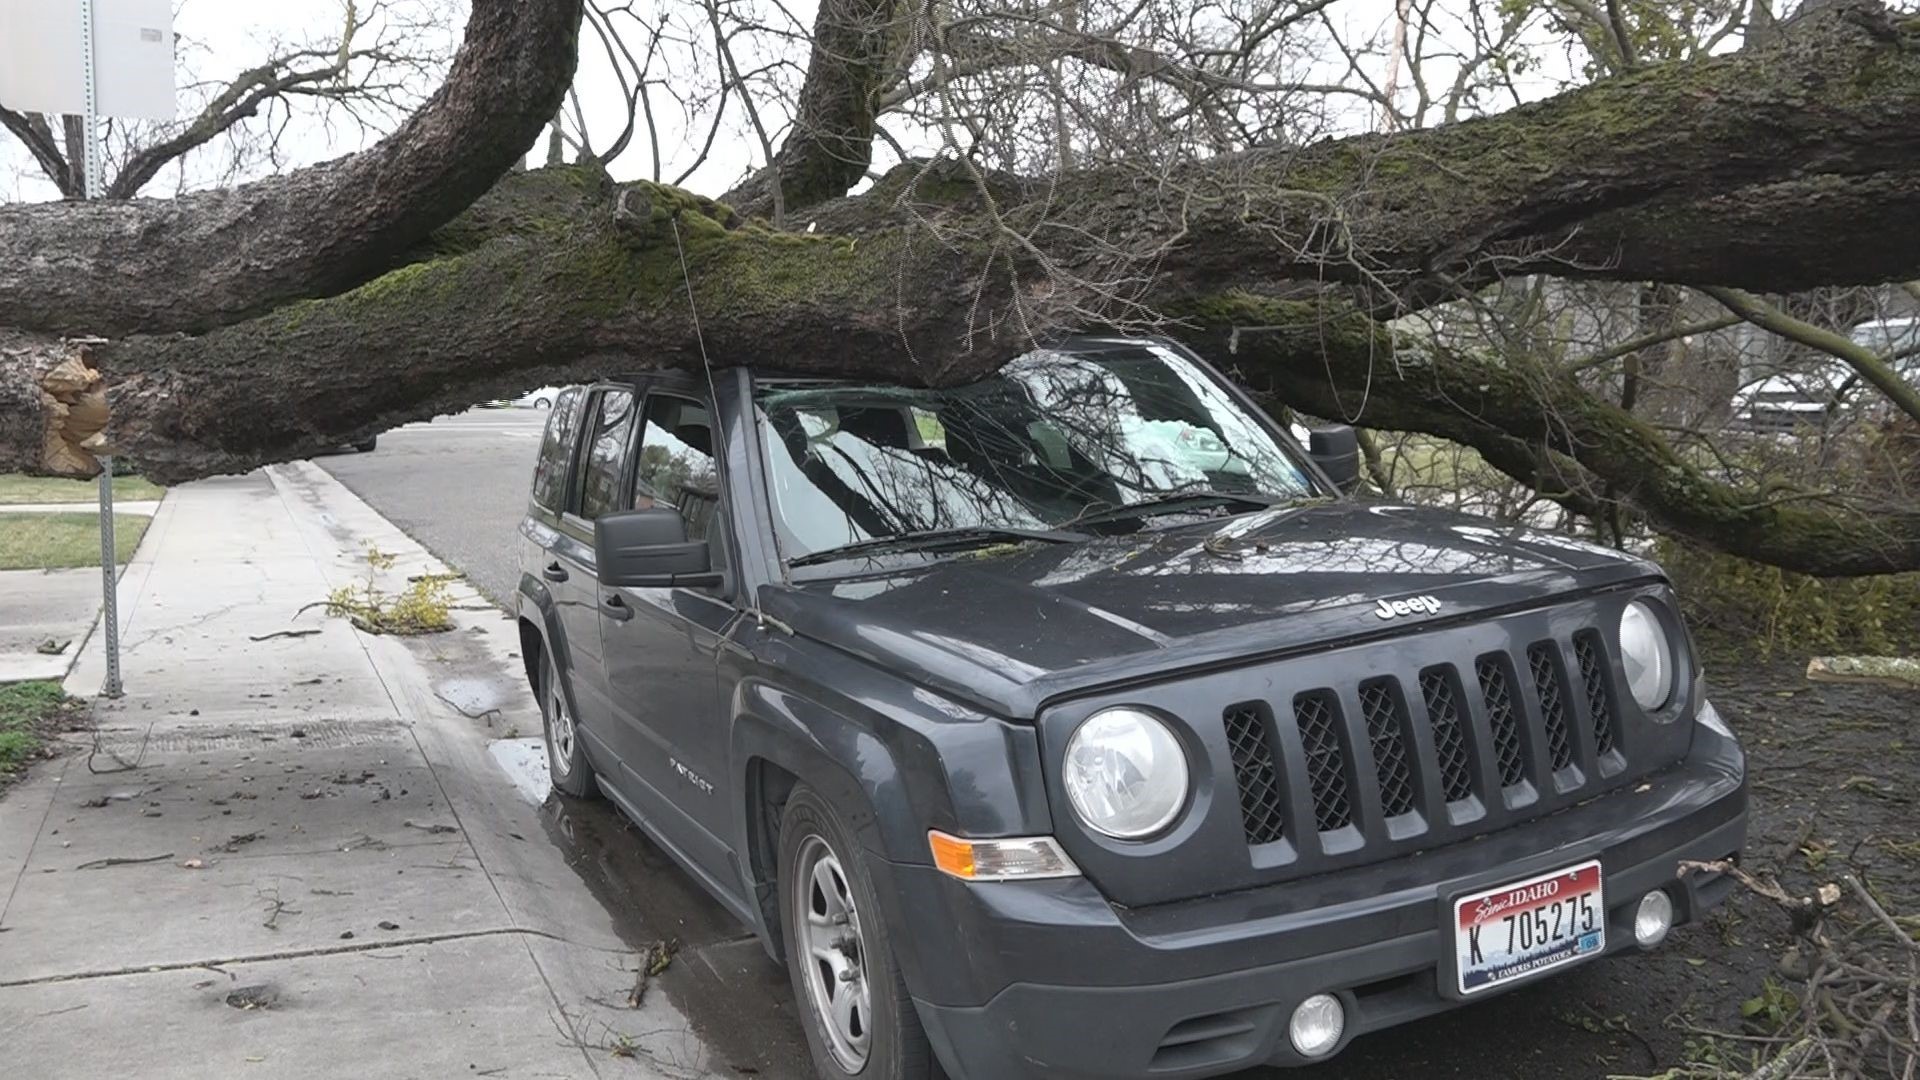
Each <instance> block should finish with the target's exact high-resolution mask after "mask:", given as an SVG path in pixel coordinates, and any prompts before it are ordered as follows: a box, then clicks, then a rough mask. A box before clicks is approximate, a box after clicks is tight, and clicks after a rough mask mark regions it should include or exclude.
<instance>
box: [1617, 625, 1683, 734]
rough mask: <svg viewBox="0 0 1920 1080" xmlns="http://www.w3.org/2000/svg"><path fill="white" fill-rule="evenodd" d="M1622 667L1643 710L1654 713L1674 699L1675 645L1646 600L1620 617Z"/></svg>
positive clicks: (1634, 698)
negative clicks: (1671, 698) (1670, 699)
mask: <svg viewBox="0 0 1920 1080" xmlns="http://www.w3.org/2000/svg"><path fill="white" fill-rule="evenodd" d="M1620 666H1621V667H1622V668H1624V669H1625V670H1626V674H1627V689H1628V690H1630V691H1632V692H1633V700H1635V701H1637V702H1639V703H1640V707H1641V708H1643V709H1646V710H1648V711H1649V712H1651V711H1652V710H1654V709H1658V708H1659V707H1660V706H1662V705H1665V704H1666V703H1667V699H1668V698H1669V697H1671V696H1673V669H1674V666H1675V664H1674V656H1673V642H1672V640H1671V639H1669V638H1668V637H1667V628H1666V625H1665V624H1663V623H1662V622H1661V621H1660V617H1659V616H1658V615H1655V614H1654V612H1653V609H1652V608H1651V607H1649V606H1648V605H1647V603H1646V601H1644V600H1635V601H1633V602H1631V603H1629V604H1628V605H1627V606H1626V609H1625V610H1624V611H1622V612H1621V613H1620Z"/></svg>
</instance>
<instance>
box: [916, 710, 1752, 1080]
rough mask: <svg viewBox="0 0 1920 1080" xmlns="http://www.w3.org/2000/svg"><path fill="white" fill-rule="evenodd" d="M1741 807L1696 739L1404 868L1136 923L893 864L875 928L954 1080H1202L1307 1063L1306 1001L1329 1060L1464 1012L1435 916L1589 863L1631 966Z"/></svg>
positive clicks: (1214, 902)
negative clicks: (1637, 777)
mask: <svg viewBox="0 0 1920 1080" xmlns="http://www.w3.org/2000/svg"><path fill="white" fill-rule="evenodd" d="M1711 707H1712V706H1710V705H1708V706H1705V708H1709V709H1710V708H1711ZM1746 806H1747V793H1746V782H1745V763H1744V760H1743V758H1742V756H1741V753H1740V750H1739V747H1738V745H1737V744H1736V743H1735V742H1734V741H1733V740H1732V739H1729V738H1726V737H1724V736H1721V735H1719V734H1717V733H1715V732H1714V731H1713V730H1712V729H1710V728H1708V727H1705V726H1701V727H1700V728H1699V729H1698V733H1697V736H1696V738H1695V739H1694V743H1693V749H1692V751H1691V752H1690V753H1689V755H1688V757H1687V758H1686V759H1685V760H1684V761H1682V762H1681V763H1680V764H1679V765H1677V766H1675V767H1673V768H1671V769H1668V770H1666V771H1665V772H1662V773H1659V774H1656V775H1655V776H1652V777H1650V778H1649V779H1648V780H1646V781H1645V782H1643V783H1642V784H1639V785H1636V786H1635V787H1633V788H1629V789H1625V790H1621V791H1616V792H1612V793H1609V794H1607V795H1603V796H1600V797H1598V798H1595V799H1593V800H1591V801H1589V802H1587V803H1584V804H1581V805H1578V806H1574V807H1570V808H1568V809H1566V810H1564V811H1561V812H1560V813H1557V814H1554V815H1552V816H1550V817H1547V818H1542V819H1540V820H1537V821H1533V822H1530V823H1527V824H1525V825H1522V826H1517V827H1514V828H1510V829H1506V830H1503V831H1501V832H1498V833H1494V834H1491V835H1488V836H1483V837H1480V838H1477V839H1474V840H1470V841H1465V842H1461V843H1457V844H1453V845H1449V846H1447V847H1444V848H1439V849H1435V850H1433V851H1428V852H1423V853H1421V854H1419V855H1415V856H1411V857H1407V858H1402V859H1397V860H1392V861H1389V862H1385V863H1379V864H1375V865H1370V866H1363V867H1356V868H1354V869H1352V870H1350V871H1344V872H1339V873H1329V874H1323V875H1319V876H1316V877H1312V878H1307V879H1302V880H1298V881H1293V882H1287V883H1284V884H1279V885H1273V886H1269V887H1265V888H1260V889H1251V890H1244V891H1241V892H1236V893H1230V894H1226V895H1222V896H1214V897H1207V898H1203V899H1199V900H1190V901H1182V902H1176V903H1168V904H1160V905H1155V906H1152V907H1149V908H1140V909H1120V908H1116V907H1114V906H1113V905H1112V904H1110V903H1108V902H1107V901H1106V899H1105V898H1104V897H1102V896H1101V895H1100V893H1099V892H1098V890H1096V889H1095V888H1094V887H1093V885H1092V884H1090V883H1089V882H1087V881H1085V880H1084V879H1071V880H1062V881H1056V882H1032V883H1024V884H1013V883H1008V884H993V885H967V884H962V883H960V882H956V881H953V880H951V879H949V878H946V877H944V876H942V875H940V874H939V873H938V872H937V871H934V870H932V869H930V868H927V867H919V866H905V865H898V864H895V865H891V866H889V867H888V870H889V871H890V874H889V876H891V877H892V878H893V879H894V888H893V889H892V890H890V891H891V894H892V895H891V896H890V897H889V900H890V902H891V903H890V905H889V906H893V905H898V906H897V908H896V910H894V911H892V912H889V914H890V915H891V916H893V918H894V919H896V920H899V921H896V922H894V925H897V926H903V927H906V928H907V929H908V933H907V934H905V935H902V936H904V937H907V938H910V939H916V940H919V941H925V942H927V943H928V945H927V948H928V949H930V950H937V954H936V953H935V952H927V953H913V954H909V955H904V956H902V957H901V960H902V964H903V967H904V968H905V970H906V973H907V976H908V983H909V986H910V987H911V989H912V990H913V993H914V998H915V1004H916V1006H917V1007H918V1009H919V1013H920V1016H921V1019H922V1020H923V1021H924V1023H925V1026H926V1028H927V1031H928V1034H929V1036H930V1037H931V1039H932V1040H933V1044H934V1047H935V1050H936V1052H937V1053H938V1054H939V1056H940V1058H941V1060H942V1062H943V1063H944V1064H945V1065H946V1067H947V1069H948V1071H949V1072H950V1073H951V1074H952V1075H953V1076H955V1077H956V1078H957V1080H989V1078H991V1080H1003V1078H1004V1080H1020V1078H1036V1080H1037V1078H1054V1080H1065V1078H1085V1080H1093V1078H1105V1080H1121V1078H1129V1077H1143V1078H1144V1077H1155V1078H1187V1077H1202V1076H1215V1075H1220V1074H1223V1073H1230V1072H1234V1071H1236V1070H1240V1069H1246V1068H1250V1067H1253V1066H1256V1065H1260V1064H1263V1063H1271V1064H1281V1065H1287V1064H1303V1063H1304V1061H1303V1059H1301V1058H1300V1057H1299V1056H1298V1055H1297V1054H1296V1053H1295V1052H1294V1051H1293V1049H1292V1046H1291V1044H1290V1043H1289V1042H1288V1039H1287V1034H1286V1026H1287V1019H1288V1017H1289V1015H1290V1014H1291V1012H1292V1010H1293V1007H1294V1006H1295V1005H1296V1004H1298V1003H1299V1002H1300V1001H1301V1000H1302V999H1304V998H1306V997H1308V996H1310V995H1312V994H1316V993H1333V994H1336V995H1337V996H1339V997H1340V998H1341V1000H1342V1002H1343V1004H1344V1005H1345V1006H1346V1009H1347V1025H1346V1032H1345V1034H1344V1035H1343V1037H1342V1040H1341V1043H1340V1047H1341V1048H1344V1047H1345V1045H1346V1044H1347V1042H1349V1041H1351V1040H1352V1039H1353V1038H1354V1037H1356V1036H1358V1035H1363V1034H1365V1033H1367V1032H1370V1031H1377V1030H1379V1029H1381V1028H1385V1027H1390V1026H1392V1025H1394V1024H1400V1023H1404V1022H1406V1021H1408V1020H1412V1019H1415V1018H1418V1017H1421V1016H1426V1015H1429V1014H1432V1013H1436V1012H1440V1011H1442V1010H1445V1009H1449V1008H1452V1007H1455V1006H1457V1005H1459V1004H1462V1002H1461V1001H1460V1000H1458V999H1457V996H1455V995H1453V994H1452V992H1451V988H1452V975H1451V968H1450V966H1449V965H1451V963H1452V962H1453V961H1452V958H1451V948H1452V943H1451V938H1450V937H1449V936H1447V935H1446V934H1445V933H1444V931H1443V922H1442V915H1441V912H1442V911H1443V906H1442V905H1443V904H1444V903H1445V902H1446V901H1447V900H1448V899H1449V898H1450V897H1452V896H1454V895H1457V894H1459V893H1461V892H1465V891H1471V890H1473V889H1475V888H1480V887H1486V886H1491V885H1495V884H1498V883H1500V882H1502V881H1507V880H1517V879H1521V878H1525V877H1528V876H1531V875H1533V874H1536V873H1541V872H1546V871H1550V870H1553V869H1555V868H1557V867H1560V866H1565V865H1569V864H1572V863H1576V862H1580V861H1582V860H1584V859H1588V858H1598V859H1599V860H1600V861H1601V864H1602V867H1603V873H1604V880H1605V888H1606V902H1607V920H1608V926H1607V929H1608V933H1607V952H1608V953H1613V952H1618V951H1621V950H1624V949H1634V948H1637V946H1636V945H1635V944H1634V940H1633V931H1632V923H1633V909H1634V906H1635V905H1636V903H1637V902H1638V900H1639V898H1640V897H1641V896H1642V895H1644V894H1645V893H1647V892H1648V891H1650V890H1652V889H1656V888H1662V887H1665V888H1667V889H1668V891H1669V893H1670V895H1671V896H1672V898H1673V900H1674V907H1675V922H1676V923H1686V922H1691V921H1694V920H1696V919H1698V918H1699V917H1700V916H1701V914H1702V913H1703V912H1705V911H1706V909H1708V908H1710V907H1711V906H1713V905H1714V904H1717V903H1719V902H1720V901H1721V900H1722V899H1724V898H1725V897H1726V895H1727V893H1728V892H1729V891H1730V890H1731V887H1732V882H1731V881H1730V880H1729V879H1727V878H1725V877H1724V876H1715V877H1712V878H1701V877H1698V876H1689V877H1687V878H1685V879H1683V878H1681V877H1679V875H1678V874H1677V871H1676V866H1677V864H1678V863H1679V862H1680V861H1681V860H1685V859H1698V860H1711V859H1718V858H1723V857H1726V856H1728V855H1732V854H1736V853H1738V852H1739V850H1740V848H1741V846H1742V844H1743V843H1744V841H1745V837H1746ZM934 920H938V921H934ZM936 926H937V927H940V928H941V932H940V933H939V934H934V933H930V932H929V933H921V932H918V928H921V927H927V928H932V927H936ZM948 927H951V928H952V929H951V930H950V931H949V930H947V929H946V928H948ZM956 937H957V941H956V940H955V938H956ZM936 942H937V944H936ZM954 945H958V946H959V947H960V949H963V950H964V955H965V956H966V957H967V962H966V963H964V964H955V963H953V962H952V957H953V956H954V955H955V954H956V952H958V951H959V950H958V949H954V948H953V946H954ZM1550 974H1551V973H1550V972H1548V973H1542V975H1543V977H1545V976H1548V975H1550ZM1522 981H1527V980H1522ZM1479 996H1483V995H1476V998H1477V997H1479Z"/></svg>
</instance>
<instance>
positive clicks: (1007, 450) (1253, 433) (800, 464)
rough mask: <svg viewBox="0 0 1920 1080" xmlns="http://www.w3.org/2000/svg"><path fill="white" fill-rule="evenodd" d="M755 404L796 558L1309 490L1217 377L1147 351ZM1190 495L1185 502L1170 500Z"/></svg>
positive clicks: (785, 385)
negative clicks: (878, 543)
mask: <svg viewBox="0 0 1920 1080" xmlns="http://www.w3.org/2000/svg"><path fill="white" fill-rule="evenodd" d="M756 404H757V405H758V407H759V420H760V425H761V431H762V435H763V437H764V438H765V440H766V448H767V471H768V481H769V487H770V490H771V493H772V501H773V510H774V518H775V521H776V523H777V528H778V532H779V539H780V545H781V553H782V555H784V556H785V557H786V558H787V559H789V560H792V559H797V558H803V557H805V556H808V555H812V554H815V553H818V552H823V551H830V550H832V549H835V548H840V547H844V546H847V545H850V544H864V543H865V542H867V541H871V540H875V539H881V538H885V537H891V536H899V535H902V534H908V533H926V532H931V531H934V530H946V529H969V528H1003V529H1023V530H1034V529H1041V530H1047V529H1073V528H1075V527H1076V525H1077V523H1080V522H1082V521H1088V520H1096V521H1104V522H1115V521H1124V520H1126V518H1127V516H1128V515H1127V514H1126V512H1125V508H1127V507H1132V506H1139V507H1141V511H1140V514H1139V516H1140V517H1142V518H1144V516H1145V515H1146V513H1147V512H1148V510H1149V508H1151V509H1152V512H1155V513H1164V512H1166V511H1167V510H1169V509H1188V510H1190V511H1191V512H1193V513H1212V512H1218V511H1220V510H1221V509H1223V508H1224V509H1226V510H1230V511H1233V512H1239V511H1243V510H1246V509H1249V508H1253V507H1258V506H1261V505H1269V504H1272V503H1276V502H1283V501H1288V500H1292V499H1297V498H1300V497H1302V496H1306V495H1310V494H1312V493H1313V487H1312V482H1311V481H1310V480H1308V478H1307V474H1306V472H1305V471H1304V470H1303V469H1302V468H1301V467H1300V466H1299V464H1298V463H1296V462H1295V460H1294V459H1293V458H1292V457H1291V456H1290V455H1289V453H1288V452H1287V450H1286V449H1284V448H1283V446H1282V445H1281V443H1280V442H1279V440H1277V439H1275V438H1274V437H1273V436H1272V435H1271V434H1269V433H1268V431H1267V430H1266V429H1265V428H1264V427H1263V426H1262V425H1261V424H1260V423H1259V422H1258V421H1257V420H1256V419H1255V418H1254V417H1252V416H1250V415H1249V414H1248V412H1247V410H1246V409H1245V408H1244V407H1243V406H1241V405H1240V404H1239V403H1238V402H1237V401H1235V400H1234V398H1233V397H1232V396H1231V395H1229V394H1228V393H1227V392H1226V391H1225V390H1224V389H1223V388H1222V387H1221V386H1220V385H1219V384H1218V383H1217V382H1215V381H1214V379H1213V378H1212V377H1211V376H1210V375H1208V374H1207V373H1206V372H1205V371H1204V370H1202V369H1201V368H1200V367H1199V366H1197V365H1196V364H1194V363H1193V362H1192V361H1190V360H1188V359H1186V358H1185V357H1183V356H1181V355H1179V354H1178V353H1176V352H1174V351H1173V350H1171V349H1167V348H1161V347H1156V346H1149V345H1135V346H1128V347H1125V348H1103V349H1100V350H1098V351H1088V352H1074V353H1063V352H1036V353H1031V354H1029V355H1027V356H1024V357H1021V358H1020V359H1018V360H1015V361H1013V362H1011V363H1009V364H1008V365H1007V366H1006V367H1005V368H1002V369H1001V370H1000V371H999V372H997V373H995V374H994V375H992V376H990V377H989V378H986V379H983V380H981V381H980V382H976V383H972V384H970V385H967V386H962V387H955V388H952V389H944V390H925V389H913V388H907V387H899V386H885V385H869V384H858V383H838V382H821V381H800V380H795V381H776V380H763V381H762V382H761V383H760V384H759V388H758V390H757V393H756ZM1185 494H1190V495H1192V496H1194V498H1193V500H1192V501H1191V504H1188V503H1186V502H1184V501H1179V500H1173V499H1170V496H1175V495H1185ZM1210 494H1213V495H1227V496H1236V498H1228V499H1214V500H1208V499H1206V498H1205V496H1207V495H1210Z"/></svg>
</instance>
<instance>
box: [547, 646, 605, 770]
mask: <svg viewBox="0 0 1920 1080" xmlns="http://www.w3.org/2000/svg"><path fill="white" fill-rule="evenodd" d="M540 727H541V733H542V734H543V735H545V736H546V742H547V775H548V776H549V777H551V778H552V780H553V789H554V790H555V791H558V792H560V793H561V794H563V795H571V796H573V797H574V798H576V799H591V798H593V797H594V796H595V795H598V794H599V793H600V786H599V785H598V784H597V783H595V782H594V779H593V766H592V765H590V764H588V762H587V751H586V748H585V747H584V746H581V745H580V728H579V726H578V725H577V724H575V723H574V719H573V707H572V706H571V705H569V704H568V703H567V693H566V689H565V686H564V685H563V684H562V683H561V681H560V668H559V666H558V665H556V664H555V663H554V662H553V653H552V652H544V653H543V654H542V655H541V659H540Z"/></svg>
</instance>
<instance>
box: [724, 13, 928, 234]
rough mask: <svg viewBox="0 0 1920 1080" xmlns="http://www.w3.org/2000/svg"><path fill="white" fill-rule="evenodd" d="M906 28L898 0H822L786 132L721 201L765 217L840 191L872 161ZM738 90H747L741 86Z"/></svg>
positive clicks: (811, 203)
mask: <svg viewBox="0 0 1920 1080" xmlns="http://www.w3.org/2000/svg"><path fill="white" fill-rule="evenodd" d="M904 30H905V17H904V15H903V13H902V12H901V10H900V5H899V2H898V0H822V3H821V4H820V10H819V14H818V15H817V16H815V19H814V25H813V47H812V48H813V53H812V56H811V57H810V58H809V59H808V62H807V77H806V81H805V82H803V83H802V84H801V86H800V97H799V101H798V102H797V103H796V106H795V110H794V116H793V125H792V129H791V130H790V131H789V132H788V133H787V138H786V141H785V142H783V143H782V144H781V146H780V151H779V153H777V154H775V155H774V158H773V161H772V162H771V163H769V164H768V165H767V167H765V168H763V169H761V170H759V171H758V172H756V173H754V174H753V175H752V176H750V177H748V178H747V179H746V180H745V181H744V182H742V183H741V184H740V185H739V186H738V187H735V188H734V189H733V190H732V191H729V192H727V194H726V195H725V196H724V201H726V202H728V203H730V204H732V205H734V206H736V207H738V208H739V209H740V211H741V212H742V213H746V214H750V215H763V216H764V215H767V214H770V213H772V211H773V207H774V201H775V198H774V193H775V191H776V190H777V191H778V192H779V202H780V205H781V208H782V210H783V211H792V210H796V209H801V208H804V207H809V206H813V205H815V204H817V203H821V202H825V201H826V200H828V199H834V198H838V197H840V196H842V195H845V194H846V193H847V191H848V190H849V189H851V188H852V187H853V186H854V185H855V184H857V183H859V182H860V181H861V179H862V178H864V177H865V176H866V174H867V168H868V167H869V166H870V165H872V164H873V134H874V117H875V115H876V110H877V108H878V98H879V96H880V89H881V86H882V84H883V83H884V82H885V81H886V79H887V76H888V74H889V66H890V65H891V63H892V62H893V59H894V54H895V52H896V51H897V48H898V42H899V38H900V37H901V36H902V35H903V33H904ZM740 92H741V93H742V94H745V93H746V92H747V88H746V87H744V86H743V87H740Z"/></svg>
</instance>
